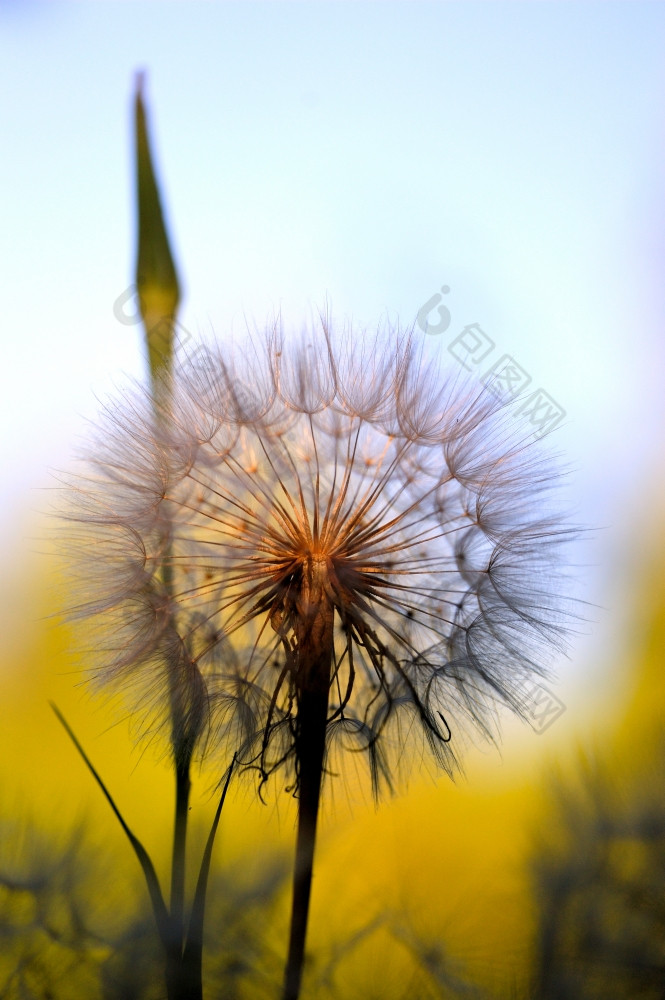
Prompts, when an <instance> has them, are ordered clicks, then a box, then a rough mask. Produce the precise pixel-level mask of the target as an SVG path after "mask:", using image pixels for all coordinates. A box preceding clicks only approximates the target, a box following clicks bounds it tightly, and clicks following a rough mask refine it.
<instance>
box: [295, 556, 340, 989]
mask: <svg viewBox="0 0 665 1000" xmlns="http://www.w3.org/2000/svg"><path fill="white" fill-rule="evenodd" d="M304 576H305V579H304V581H303V588H302V595H301V600H300V601H299V609H298V610H299V611H300V615H301V617H300V625H299V627H298V628H297V629H296V638H297V647H296V652H295V659H296V665H295V672H296V686H297V688H298V716H297V723H296V744H295V749H296V762H297V769H298V787H299V797H298V832H297V839H296V855H295V865H294V872H293V902H292V907H291V930H290V935H289V953H288V958H287V963H286V972H285V977H284V993H283V1000H297V998H298V996H299V995H300V986H301V982H302V973H303V965H304V960H305V940H306V937H307V921H308V917H309V904H310V897H311V890H312V874H313V868H314V849H315V846H316V827H317V820H318V815H319V804H320V800H321V782H322V778H323V763H324V757H325V745H326V726H327V719H328V695H329V691H330V676H331V668H332V664H333V636H334V631H333V624H334V613H333V606H332V604H331V603H330V601H329V599H328V597H327V594H326V586H325V582H326V577H327V574H326V571H325V563H324V561H323V560H320V561H319V560H313V561H311V562H310V563H309V566H308V567H307V569H306V571H305V574H304Z"/></svg>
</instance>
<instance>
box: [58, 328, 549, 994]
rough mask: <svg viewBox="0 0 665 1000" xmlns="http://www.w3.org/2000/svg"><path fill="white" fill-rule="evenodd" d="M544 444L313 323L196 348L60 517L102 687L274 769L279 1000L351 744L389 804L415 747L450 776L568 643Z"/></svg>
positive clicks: (191, 738) (110, 438)
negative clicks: (74, 550)
mask: <svg viewBox="0 0 665 1000" xmlns="http://www.w3.org/2000/svg"><path fill="white" fill-rule="evenodd" d="M160 407H161V408H162V409H163V410H166V409H167V410H168V413H167V414H166V413H162V414H161V416H160V414H159V412H157V413H156V412H155V411H156V410H157V411H159V409H160ZM165 416H167V417H168V419H165V418H164V417H165ZM534 447H535V446H534V445H533V443H532V442H531V443H530V439H529V437H528V433H527V432H526V431H524V429H522V431H520V429H519V428H512V429H511V426H510V419H509V414H508V412H507V410H506V408H505V406H504V405H503V404H501V403H500V402H498V401H497V400H496V398H495V397H494V396H493V395H492V394H490V393H488V392H486V391H485V390H484V389H482V387H480V388H479V387H478V386H477V385H476V386H475V387H469V386H466V387H465V386H462V385H459V384H458V382H457V380H456V378H451V377H443V376H442V375H441V373H440V372H439V370H438V366H437V365H436V364H435V363H434V362H428V361H427V360H426V359H425V357H424V356H423V354H422V352H421V351H420V350H419V349H418V348H417V347H416V346H415V344H414V342H413V341H412V340H411V338H410V337H409V336H408V335H402V334H399V333H394V334H386V335H381V334H377V335H376V336H374V337H368V338H365V337H356V336H354V335H352V334H351V333H347V334H346V335H345V336H339V337H336V336H334V335H333V334H332V333H331V332H330V331H329V329H328V327H327V324H326V323H325V322H324V323H322V326H321V329H319V330H318V331H314V332H312V333H310V334H306V335H303V336H302V337H301V338H300V339H299V340H298V341H295V342H293V343H291V342H289V343H287V342H286V341H285V339H284V338H283V337H282V336H281V334H280V332H279V331H272V332H271V333H270V334H269V335H267V336H266V337H264V338H262V339H254V340H251V341H248V343H246V344H245V345H244V349H243V351H242V352H240V351H238V350H231V349H227V348H226V347H223V346H219V347H210V348H206V349H200V350H199V351H198V352H197V354H196V355H195V356H194V358H190V359H185V360H183V361H182V362H181V363H180V364H179V365H178V366H176V370H175V372H174V377H173V381H172V383H171V390H170V397H169V399H168V401H167V400H166V394H158V393H155V394H153V396H152V398H151V397H150V395H149V394H148V393H146V394H144V395H143V396H137V397H135V398H132V399H130V400H125V401H123V402H121V403H120V404H118V405H117V406H114V407H111V408H109V409H108V411H107V416H106V420H105V423H104V426H103V430H102V433H101V434H99V435H98V437H97V440H96V441H95V444H94V447H93V449H91V450H90V455H89V462H90V466H91V472H90V473H89V475H88V477H87V479H86V480H80V481H79V484H78V487H77V495H78V501H77V505H76V508H77V509H76V511H75V512H74V514H73V518H74V521H75V523H76V524H77V525H78V526H79V528H81V529H82V530H83V535H82V536H80V535H79V541H80V540H81V537H82V538H83V541H84V543H85V546H86V551H87V555H84V556H83V559H82V560H81V561H80V562H79V564H80V565H82V566H83V568H84V570H85V572H84V574H83V580H84V587H85V590H86V597H85V598H84V600H83V601H82V604H81V607H80V611H81V613H82V615H84V616H86V617H88V618H91V619H93V620H95V621H96V622H97V623H98V624H99V627H100V629H101V638H100V639H98V641H97V645H98V647H99V649H101V650H102V653H101V659H100V660H99V661H98V665H97V668H96V674H97V676H98V677H99V679H100V680H102V681H103V682H105V683H106V682H115V683H116V684H118V685H120V686H121V687H122V688H124V689H125V690H127V691H129V690H133V691H134V692H135V696H136V697H138V704H139V705H140V707H141V711H140V713H139V717H140V718H141V719H142V720H146V719H149V720H150V723H146V722H145V721H144V727H145V728H146V729H147V731H148V732H150V733H153V732H154V731H155V724H156V720H159V718H160V717H161V718H162V719H163V718H168V719H169V720H170V725H171V739H172V741H175V740H177V741H179V742H180V743H181V742H182V740H183V739H184V740H186V741H187V743H188V745H189V746H190V747H191V749H192V752H197V753H199V754H200V755H203V754H205V753H206V752H209V751H212V750H215V751H219V750H220V748H221V749H225V750H226V752H227V753H228V754H229V755H230V753H232V752H233V751H237V754H238V760H239V765H240V766H244V767H245V768H246V769H251V768H254V769H256V771H257V773H258V776H259V783H260V788H262V787H263V786H264V785H265V783H266V782H267V781H268V779H269V778H270V776H271V775H272V774H274V773H275V772H276V771H278V770H283V771H284V772H285V773H286V781H287V787H289V788H291V789H292V790H293V792H294V794H296V795H297V797H298V806H299V808H298V813H299V818H298V833H297V847H296V863H295V874H294V893H293V909H292V924H291V938H290V945H289V957H288V961H287V971H286V980H285V990H284V997H285V998H286V1000H294V998H296V997H297V996H298V994H299V990H300V981H301V975H302V966H303V960H304V946H305V934H306V927H307V916H308V909H309V897H310V887H311V879H312V865H313V855H314V844H315V838H316V826H317V817H318V813H319V802H320V795H321V785H322V778H323V775H324V774H325V773H326V772H328V773H329V772H331V771H332V770H333V764H334V762H335V761H337V759H338V755H339V753H340V752H355V753H357V754H361V755H363V756H364V757H365V758H366V760H367V762H368V765H369V772H370V775H371V779H372V782H373V787H374V789H375V792H376V793H377V794H378V792H379V791H380V789H381V787H383V786H387V787H390V786H391V785H392V784H393V783H394V782H395V780H396V779H397V778H398V777H399V775H400V774H401V773H402V771H404V770H405V769H407V765H408V763H409V762H410V761H411V760H413V759H417V757H418V756H419V755H421V754H422V752H423V751H425V752H426V753H428V754H430V755H431V756H432V757H433V759H434V760H435V762H436V763H437V764H438V765H440V766H441V767H442V768H443V769H444V770H445V771H447V772H448V773H450V774H452V773H453V772H454V771H455V769H456V768H457V767H458V766H459V751H460V748H461V747H463V742H464V739H465V733H466V732H467V731H468V730H469V728H474V727H475V729H476V730H479V731H480V732H481V733H482V734H483V735H485V736H490V737H491V736H492V735H493V734H494V732H495V728H496V714H497V707H498V706H500V705H507V706H509V707H510V708H512V709H513V710H515V711H517V712H520V711H521V707H522V702H523V698H524V695H523V691H524V690H525V689H526V688H527V685H528V682H529V681H533V678H534V675H542V674H543V672H544V670H545V664H546V662H547V659H548V657H549V656H550V655H551V653H552V651H553V650H554V649H556V648H558V647H559V646H560V644H561V638H562V634H563V623H564V622H565V604H564V601H563V599H562V597H561V596H560V584H558V583H557V569H556V567H557V565H558V564H559V562H560V558H559V548H560V543H561V542H562V541H564V540H565V539H566V537H567V532H566V531H565V529H562V528H561V527H560V526H559V524H558V521H557V518H556V517H555V516H554V515H552V514H551V513H550V511H549V498H550V494H551V491H552V487H553V486H554V485H555V484H556V477H555V476H553V474H552V472H551V469H550V467H549V464H548V463H547V462H546V461H545V460H544V459H543V458H542V457H541V456H540V455H539V454H536V452H535V450H534ZM91 542H92V543H93V544H90V543H91ZM469 724H471V727H470V726H469ZM176 730H177V731H176ZM414 751H416V752H417V753H416V752H414ZM335 769H336V767H335Z"/></svg>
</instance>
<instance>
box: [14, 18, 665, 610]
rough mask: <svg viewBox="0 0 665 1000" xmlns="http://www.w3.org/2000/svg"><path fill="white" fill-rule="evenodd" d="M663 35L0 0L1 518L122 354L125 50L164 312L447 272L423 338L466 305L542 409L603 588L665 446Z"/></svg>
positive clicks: (130, 332)
mask: <svg viewBox="0 0 665 1000" xmlns="http://www.w3.org/2000/svg"><path fill="white" fill-rule="evenodd" d="M664 42H665V7H664V6H663V5H662V4H658V3H648V4H644V3H640V2H629V3H592V4H585V3H532V2H528V3H501V2H496V3H489V4H487V3H424V4H421V3H397V4H391V3H370V4H364V3H331V4H318V3H312V4H307V3H288V4H283V3H264V4H254V3H196V2H188V3H184V2H183V3H136V4H134V3H106V2H97V3H89V4H82V3H81V4H73V3H72V4H60V3H30V2H20V3H19V2H18V0H17V2H14V3H11V2H10V3H7V2H5V0H0V94H1V95H2V97H1V98H0V135H1V136H2V144H3V155H2V158H1V160H0V190H1V191H2V198H1V199H0V233H2V244H1V249H0V274H1V275H2V285H3V288H4V309H3V316H2V326H1V328H0V339H1V345H0V346H1V348H2V356H3V359H4V365H3V366H2V375H1V376H0V378H1V380H2V381H1V390H0V407H1V411H2V414H1V419H2V425H1V426H2V431H1V434H0V449H1V450H0V460H1V461H2V464H3V469H4V472H5V476H4V477H3V479H4V481H3V486H2V493H1V494H0V500H1V501H2V503H3V504H4V509H5V517H4V522H3V537H6V538H8V537H9V536H10V535H15V534H16V532H15V524H16V520H15V512H16V510H17V507H22V506H28V507H31V508H40V507H43V506H44V505H45V504H44V501H43V499H42V497H41V496H40V495H38V494H36V493H35V488H36V487H39V486H43V485H48V483H49V479H48V473H47V470H48V468H49V466H50V467H53V466H55V467H62V466H64V465H66V464H67V462H68V458H69V455H70V454H71V451H72V439H73V436H74V435H75V434H76V433H77V432H78V431H79V430H80V428H81V425H82V420H81V415H83V414H88V415H90V416H92V415H94V413H95V412H96V409H97V402H96V400H95V394H97V395H101V396H103V395H104V394H105V393H106V392H107V391H108V390H109V388H110V387H111V386H112V384H118V383H120V384H122V380H123V377H124V373H135V374H136V373H139V372H140V371H141V369H142V357H141V343H140V336H139V330H138V327H131V326H130V327H128V326H122V325H121V324H120V323H118V322H117V320H116V319H115V318H114V314H113V303H114V301H115V300H116V299H117V297H118V296H119V295H121V293H122V292H123V290H124V289H125V288H126V287H127V286H128V285H129V284H130V282H131V280H132V265H133V253H134V248H133V214H132V212H133V169H132V168H133V164H132V142H131V132H130V97H131V89H132V78H133V74H134V71H135V70H136V69H138V68H144V69H145V70H146V71H147V73H148V85H147V99H148V101H149V103H150V108H151V123H152V133H153V139H154V148H155V152H156V154H157V157H158V163H159V170H160V174H161V177H162V181H163V191H164V195H165V199H166V203H167V207H168V212H169V219H170V223H171V233H172V236H173V240H174V244H175V248H176V251H177V255H178V259H179V261H180V263H181V273H182V277H183V284H184V286H185V289H186V298H185V300H184V304H183V311H182V314H181V320H182V323H183V325H184V326H185V327H186V328H187V329H189V330H191V331H192V332H194V333H195V332H197V331H202V332H204V333H205V334H206V335H209V334H210V332H211V331H213V330H214V331H216V332H217V333H218V334H219V335H222V336H223V335H225V333H226V331H228V330H230V329H234V330H239V329H242V327H243V324H244V322H245V317H246V318H248V319H249V320H250V321H252V322H254V321H256V322H258V323H262V322H263V320H264V319H265V318H266V317H269V316H270V315H271V314H272V313H273V312H274V311H275V310H276V309H278V308H281V309H282V312H283V315H284V316H285V317H286V318H287V319H293V320H294V322H296V324H297V323H299V322H300V319H301V318H302V319H307V317H308V316H309V315H310V314H311V313H312V311H315V310H316V309H317V308H319V307H321V306H326V305H327V306H328V307H329V308H330V309H331V311H332V313H333V315H334V316H335V317H337V318H338V319H340V320H343V319H345V318H347V317H352V318H354V319H355V321H356V322H357V323H359V324H361V325H370V326H372V325H374V324H375V323H376V322H377V321H378V320H379V319H380V318H381V317H384V318H385V317H386V316H388V317H389V318H390V319H392V320H395V319H397V318H399V319H400V320H401V321H402V322H403V323H404V324H408V323H412V322H413V321H414V319H415V316H416V314H417V312H418V309H419V308H420V306H421V305H422V304H423V302H425V301H426V300H427V299H428V298H430V297H431V295H432V294H433V293H435V292H437V291H438V289H439V288H440V286H441V285H442V284H443V283H444V282H445V283H446V284H447V285H449V286H450V289H451V291H450V294H449V295H448V297H447V302H448V306H449V308H450V311H451V313H452V317H453V319H452V324H451V327H450V330H449V332H448V333H447V334H446V335H445V336H444V335H442V338H441V339H442V344H441V345H440V346H441V347H442V349H443V350H445V346H446V344H445V343H443V341H445V342H446V343H447V342H448V341H449V340H450V339H451V338H452V336H453V335H454V334H455V333H457V332H458V331H459V330H461V328H462V327H463V326H464V325H466V324H469V323H473V322H478V323H480V324H481V326H482V327H483V329H484V330H485V331H486V332H487V333H488V334H489V335H490V336H491V338H492V339H493V340H494V342H495V343H496V345H497V348H496V349H497V357H498V354H499V352H501V353H510V354H512V355H514V357H515V358H516V360H517V361H518V362H519V363H520V364H521V365H522V366H523V367H524V368H525V369H526V370H527V371H528V372H529V373H530V374H531V376H532V378H533V386H534V387H536V386H540V387H542V388H544V389H546V390H547V391H548V392H549V393H550V395H552V396H553V397H554V398H555V399H556V400H557V401H558V402H559V403H560V405H561V406H562V407H563V408H564V409H565V410H566V411H567V419H566V422H565V424H564V426H563V427H562V429H560V430H559V431H558V432H556V434H555V435H553V442H554V445H555V447H556V448H557V449H558V450H560V451H562V452H563V453H564V454H565V455H566V457H567V459H568V461H569V462H570V463H571V464H572V465H573V466H574V467H576V469H577V472H576V473H575V476H574V478H573V480H572V490H571V492H572V495H573V500H574V502H576V503H577V504H578V506H579V514H580V519H581V520H583V521H585V522H586V523H588V524H592V525H601V526H607V527H606V529H605V530H604V532H603V533H602V534H601V536H600V538H601V540H600V541H597V542H596V543H594V544H595V549H594V550H593V552H592V555H591V558H590V561H591V562H595V563H597V564H598V567H599V571H600V576H601V577H603V578H604V579H605V581H606V585H607V586H608V587H610V589H611V585H610V584H608V583H607V580H608V579H609V580H611V579H612V574H613V572H615V571H616V563H615V562H613V560H615V559H616V557H617V553H618V552H620V551H621V547H622V545H625V544H626V539H627V537H628V534H627V526H628V519H629V517H639V518H642V517H648V512H649V511H648V506H647V505H646V504H645V503H644V501H643V498H644V496H645V495H646V491H647V483H648V482H651V483H653V481H654V478H655V477H657V476H660V472H659V466H661V465H662V463H661V458H660V456H661V454H662V444H661V442H662V430H663V410H664V408H663V402H662V400H663V395H664V394H663V391H662V384H663V361H664V358H665V353H664V352H663V349H662V346H661V344H662V337H663V295H662V292H661V286H662V284H663V281H662V277H663V232H664V224H665V199H664V193H665V176H664V173H665V171H664V162H665V155H664V154H665V142H664V136H665V130H664V126H663V108H664V107H665V100H664V98H663V95H664V94H665V86H664V84H665V79H664V77H665V68H664V67H665V61H664V60H663V51H664ZM430 340H431V343H432V347H434V338H430ZM454 363H455V362H454V361H453V360H452V359H451V364H454ZM649 476H650V477H651V480H649V479H648V477H649ZM649 488H651V487H649ZM656 515H657V511H656V510H654V512H653V516H654V518H655V517H656ZM585 558H586V557H585ZM587 561H589V560H587ZM613 567H614V568H613ZM599 596H600V599H601V600H602V601H603V603H606V604H610V605H611V597H608V596H607V595H606V594H604V593H603V594H602V595H600V592H599V591H597V592H596V593H594V594H592V598H595V599H599Z"/></svg>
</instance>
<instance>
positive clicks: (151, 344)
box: [135, 73, 180, 381]
mask: <svg viewBox="0 0 665 1000" xmlns="http://www.w3.org/2000/svg"><path fill="white" fill-rule="evenodd" d="M143 82H144V78H143V74H142V73H137V75H136V90H135V121H136V167H137V201H138V248H137V256H136V287H137V290H138V296H139V308H140V310H141V318H142V320H143V326H144V329H145V334H146V343H147V347H148V360H149V363H150V374H151V376H152V379H153V381H156V380H158V379H160V380H161V379H163V377H164V375H168V374H169V372H170V371H171V363H172V359H173V349H174V344H173V339H174V338H173V330H174V324H175V319H176V313H177V310H178V303H179V301H180V288H179V285H178V276H177V274H176V268H175V264H174V262H173V256H172V254H171V247H170V245H169V238H168V235H167V232H166V225H165V223H164V216H163V213H162V206H161V201H160V197H159V188H158V186H157V180H156V177H155V171H154V169H153V164H152V157H151V154H150V143H149V140H148V127H147V122H146V112H145V105H144V103H143Z"/></svg>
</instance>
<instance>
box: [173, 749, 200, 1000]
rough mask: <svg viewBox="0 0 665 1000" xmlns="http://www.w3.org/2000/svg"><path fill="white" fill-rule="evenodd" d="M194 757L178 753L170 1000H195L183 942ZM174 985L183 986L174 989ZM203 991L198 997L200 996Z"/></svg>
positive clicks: (176, 766)
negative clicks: (189, 981) (189, 979)
mask: <svg viewBox="0 0 665 1000" xmlns="http://www.w3.org/2000/svg"><path fill="white" fill-rule="evenodd" d="M190 762H191V754H182V753H181V754H178V753H177V752H176V764H175V772H176V800H175V823H174V829H173V855H172V863H171V920H170V925H171V933H170V935H169V944H168V948H167V959H166V966H167V985H168V984H170V987H171V988H173V989H174V990H175V992H173V993H169V998H170V1000H176V998H178V1000H181V998H184V997H188V998H189V997H190V996H191V997H192V1000H195V997H196V993H192V992H191V991H190V989H189V984H187V983H185V982H184V980H185V978H186V973H185V970H184V968H183V940H184V934H185V927H184V910H185V852H186V847H187V816H188V812H189V793H190V789H191V781H190V777H189V768H190ZM174 984H179V985H177V986H174ZM200 995H201V994H200V992H199V994H198V996H199V997H200Z"/></svg>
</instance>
